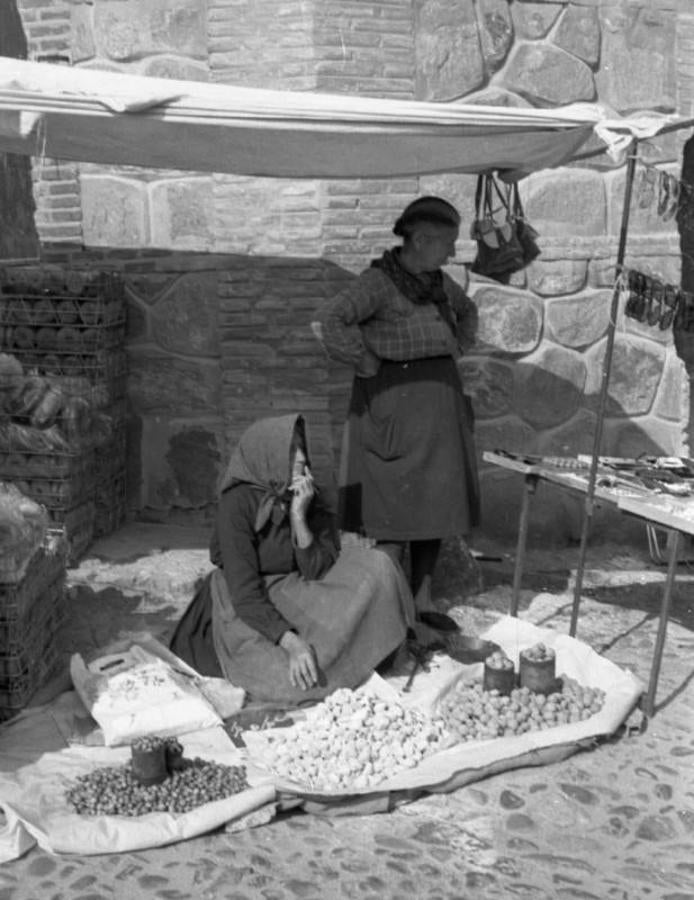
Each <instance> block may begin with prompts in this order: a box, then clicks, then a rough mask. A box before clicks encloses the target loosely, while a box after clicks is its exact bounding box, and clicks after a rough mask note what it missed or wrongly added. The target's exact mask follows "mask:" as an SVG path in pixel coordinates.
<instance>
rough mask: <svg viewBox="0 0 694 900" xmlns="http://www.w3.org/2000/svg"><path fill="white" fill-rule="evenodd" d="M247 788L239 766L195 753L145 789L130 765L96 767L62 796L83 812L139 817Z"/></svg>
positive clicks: (187, 809) (192, 806) (182, 809)
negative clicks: (175, 769) (210, 760)
mask: <svg viewBox="0 0 694 900" xmlns="http://www.w3.org/2000/svg"><path fill="white" fill-rule="evenodd" d="M247 787H248V782H247V781H246V769H245V767H244V766H223V765H220V764H218V763H214V762H209V761H207V760H204V759H200V758H199V757H196V758H195V759H185V760H183V761H182V766H181V768H180V769H179V770H177V771H175V772H173V773H172V774H171V775H170V776H169V777H168V778H166V779H165V781H163V782H162V783H161V784H154V785H150V786H148V787H145V786H143V785H141V784H140V783H139V782H138V781H137V779H136V778H135V777H134V775H133V773H132V769H131V767H130V765H129V764H128V765H124V766H107V767H104V768H101V769H95V770H94V771H93V772H90V773H89V774H87V775H82V776H80V777H79V778H78V779H77V780H76V781H75V782H74V783H73V784H71V785H70V786H69V787H68V789H67V790H66V792H65V799H66V800H67V801H68V803H69V804H70V805H71V806H72V807H73V809H74V810H75V812H77V813H79V814H80V815H83V816H99V815H104V816H143V815H145V814H146V813H152V812H169V813H185V812H190V810H192V809H195V808H196V807H198V806H202V804H203V803H210V802H211V801H213V800H222V799H223V798H225V797H231V796H233V795H234V794H238V793H239V792H240V791H243V790H245V789H246V788H247Z"/></svg>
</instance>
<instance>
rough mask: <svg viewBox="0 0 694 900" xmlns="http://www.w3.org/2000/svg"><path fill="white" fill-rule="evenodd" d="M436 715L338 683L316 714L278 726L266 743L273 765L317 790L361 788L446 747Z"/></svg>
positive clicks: (275, 768)
mask: <svg viewBox="0 0 694 900" xmlns="http://www.w3.org/2000/svg"><path fill="white" fill-rule="evenodd" d="M446 739H447V735H446V734H445V729H444V728H443V725H442V723H441V722H440V720H432V719H429V718H428V717H427V716H425V715H424V713H421V712H419V711H414V710H410V709H406V708H405V707H403V706H400V705H399V704H397V703H392V702H389V701H386V700H382V699H380V698H379V697H376V696H374V695H373V694H371V693H369V692H367V691H358V690H357V691H351V690H349V689H347V688H341V689H339V690H337V691H335V692H334V693H333V694H331V695H330V696H329V697H328V698H327V699H326V700H324V701H323V703H321V704H320V705H319V706H318V707H316V710H315V716H312V717H311V718H310V719H306V720H304V721H301V722H298V723H297V724H296V725H295V726H294V727H293V728H288V729H282V730H279V731H278V735H277V737H276V738H274V740H273V741H272V743H271V744H270V745H269V749H270V753H271V757H272V759H271V765H272V768H273V770H274V771H275V772H276V773H277V774H279V775H282V776H284V777H286V778H289V779H291V780H292V781H296V782H300V783H301V784H305V785H308V786H309V787H310V788H312V789H317V790H328V791H335V790H350V789H354V790H363V789H365V788H368V787H371V786H372V785H375V784H378V783H379V782H381V781H383V780H384V779H385V778H388V777H390V776H391V775H393V774H395V773H396V772H398V771H400V770H402V769H407V768H412V767H413V766H416V765H417V764H418V763H419V762H421V760H422V759H423V758H424V757H425V756H429V755H430V754H432V753H435V752H436V751H437V750H440V749H442V747H443V746H447V745H448V743H450V741H447V740H446Z"/></svg>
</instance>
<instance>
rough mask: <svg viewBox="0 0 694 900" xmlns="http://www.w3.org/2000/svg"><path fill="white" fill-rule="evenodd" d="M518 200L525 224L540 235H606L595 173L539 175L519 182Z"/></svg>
mask: <svg viewBox="0 0 694 900" xmlns="http://www.w3.org/2000/svg"><path fill="white" fill-rule="evenodd" d="M521 197H522V200H523V207H524V209H525V214H526V216H527V217H528V221H529V222H532V224H533V227H535V228H536V229H537V230H538V231H539V232H540V235H543V234H544V235H551V236H552V237H553V238H558V237H562V236H566V237H571V238H573V237H576V236H584V235H586V236H588V235H589V236H598V235H602V234H604V233H605V229H606V194H605V184H604V182H603V177H602V176H601V175H600V174H599V173H598V172H591V171H588V170H578V169H571V170H562V169H552V170H548V171H546V172H540V173H537V174H536V175H532V176H530V177H529V178H527V179H526V180H525V181H524V182H523V183H522V185H521ZM541 243H542V242H541V241H540V244H541Z"/></svg>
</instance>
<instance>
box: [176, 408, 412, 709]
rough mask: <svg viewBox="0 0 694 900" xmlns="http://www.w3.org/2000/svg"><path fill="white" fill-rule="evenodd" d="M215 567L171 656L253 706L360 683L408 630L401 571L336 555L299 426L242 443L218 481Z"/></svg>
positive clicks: (366, 558) (368, 557)
mask: <svg viewBox="0 0 694 900" xmlns="http://www.w3.org/2000/svg"><path fill="white" fill-rule="evenodd" d="M210 554H211V558H212V562H213V563H214V564H215V566H216V567H217V568H216V569H214V570H213V571H212V572H211V573H210V574H209V575H208V576H207V578H206V579H205V581H204V583H203V584H202V586H201V588H200V589H199V590H198V592H197V594H196V596H195V598H194V600H193V602H192V603H191V604H190V606H189V607H188V609H187V610H186V612H185V614H184V616H183V618H182V620H181V622H180V623H179V625H178V627H177V629H176V632H175V634H174V636H173V638H172V641H171V644H170V646H171V649H172V650H173V652H174V653H176V654H177V655H178V656H179V657H181V658H182V659H184V660H185V661H186V662H188V663H189V664H190V665H192V666H193V667H194V668H195V669H197V670H198V671H199V672H201V674H204V675H217V676H220V675H223V676H224V677H226V678H227V679H228V680H229V681H230V682H232V683H233V684H234V685H236V686H238V687H242V688H244V689H245V690H246V692H247V694H248V699H249V700H253V701H258V700H262V701H273V702H277V703H282V704H287V705H297V704H299V703H302V702H306V701H315V700H319V699H321V698H323V697H325V696H327V695H328V694H329V693H331V692H332V691H334V690H335V689H336V688H339V687H349V688H353V687H356V686H357V685H359V684H360V683H361V682H363V681H364V680H365V679H366V678H368V676H369V675H370V674H371V672H372V671H373V670H374V669H375V668H376V666H378V665H379V663H381V662H382V661H383V660H384V659H386V657H388V656H389V655H390V654H392V653H393V652H394V651H395V650H397V648H398V647H399V646H400V645H401V644H402V643H403V641H404V640H405V638H406V634H407V628H408V626H409V625H410V624H411V622H412V621H413V618H414V606H413V601H412V595H411V592H410V589H409V586H408V584H407V579H406V578H405V576H404V573H403V571H402V569H401V568H400V567H399V566H398V565H397V564H395V563H394V562H393V561H392V560H391V558H390V557H389V556H388V555H387V554H386V553H385V552H383V551H380V550H376V549H366V548H363V547H357V546H355V547H345V548H343V549H342V550H341V549H340V547H339V539H338V535H337V531H336V528H335V521H334V517H333V515H332V514H331V513H330V512H329V511H328V509H327V508H326V506H325V505H324V504H323V502H322V499H321V496H320V493H319V491H318V489H317V488H316V486H315V485H314V482H313V477H312V475H311V471H310V469H309V458H308V446H307V442H306V435H305V426H304V420H303V418H302V416H299V415H288V416H281V417H278V418H271V419H262V420H260V421H259V422H256V423H255V424H254V425H251V427H250V428H248V429H247V431H246V432H245V433H244V434H243V436H242V437H241V440H240V441H239V444H238V446H237V448H236V450H235V451H234V453H233V455H232V458H231V461H230V463H229V466H228V468H227V470H226V472H225V473H224V475H223V476H222V479H221V481H220V495H219V503H218V509H217V521H216V527H215V531H214V534H213V537H212V542H211V546H210Z"/></svg>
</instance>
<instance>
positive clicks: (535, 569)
mask: <svg viewBox="0 0 694 900" xmlns="http://www.w3.org/2000/svg"><path fill="white" fill-rule="evenodd" d="M180 534H181V535H182V534H183V533H182V532H181V533H180ZM145 536H146V538H147V540H146V541H145V539H144V538H145ZM133 542H134V543H133ZM178 543H179V544H180V545H181V546H174V545H173V544H172V543H171V535H170V534H169V533H168V532H167V534H166V535H163V532H162V531H161V529H160V530H159V531H157V530H156V529H154V530H152V531H150V532H147V533H146V529H144V530H143V529H139V531H137V530H136V533H135V534H134V536H133V535H131V536H128V535H122V536H121V542H120V544H119V543H118V541H116V542H114V541H113V540H112V539H111V540H110V543H108V545H103V546H101V551H100V552H102V553H104V554H105V555H104V556H103V557H102V558H101V559H100V560H98V559H92V560H89V561H87V563H84V564H83V566H81V567H80V570H78V571H74V572H72V573H71V583H72V584H73V588H72V590H71V623H72V627H71V629H69V630H66V632H65V633H64V634H63V635H62V641H63V648H64V652H65V653H68V652H70V651H72V650H75V649H79V650H81V651H82V652H88V651H89V649H90V648H92V649H93V648H97V647H102V646H104V645H106V644H107V643H108V642H110V641H112V640H113V639H114V638H116V637H118V636H122V635H123V634H126V633H128V632H129V631H142V630H150V631H152V632H153V633H154V634H155V635H158V636H161V637H166V636H167V635H168V634H169V633H170V630H171V627H172V625H173V623H174V622H175V620H176V618H177V616H178V614H179V612H180V610H181V609H182V606H183V605H184V604H185V602H186V600H187V599H188V596H189V588H190V586H191V585H192V584H193V583H194V581H195V578H196V577H198V575H199V574H200V571H201V570H203V571H204V568H205V566H206V554H205V552H204V550H203V549H202V548H203V547H204V537H201V538H200V543H199V544H198V545H197V546H195V547H193V546H192V545H191V544H188V545H186V542H185V540H184V538H183V537H180V538H179V542H178ZM133 546H134V547H135V550H134V551H133ZM167 548H168V549H167ZM97 549H98V548H97ZM498 550H499V548H494V552H497V551H498ZM93 552H95V551H93ZM510 552H512V548H511V550H510ZM109 554H110V558H109ZM500 555H501V556H502V559H503V561H502V562H501V563H489V564H487V563H481V564H480V567H481V571H482V591H481V592H480V593H477V594H475V595H474V596H471V597H468V598H467V599H466V601H465V602H464V603H463V602H462V598H461V597H460V596H456V587H455V585H454V586H453V587H452V588H451V589H450V590H449V591H448V594H447V595H446V596H442V597H440V598H439V601H440V602H441V603H442V604H444V605H445V608H449V609H450V610H451V611H452V614H453V615H454V616H455V617H456V618H457V620H458V621H459V623H460V624H461V627H462V628H463V630H464V631H466V632H468V633H479V632H480V631H481V630H483V629H484V628H485V627H486V626H487V625H489V624H491V622H492V621H493V620H494V618H495V617H496V615H498V614H499V613H500V612H505V611H506V609H507V604H508V601H509V598H510V587H509V585H510V583H511V582H510V574H511V564H510V556H509V548H501V550H500ZM594 555H595V554H593V553H592V552H591V557H593V556H594ZM598 555H599V557H600V558H599V560H597V561H595V560H594V559H591V557H589V564H590V566H591V568H590V569H589V570H588V571H587V572H586V578H585V581H584V587H585V591H584V594H585V599H584V600H583V601H582V604H581V615H580V619H579V630H578V635H577V636H578V637H579V638H580V639H581V640H584V641H586V642H587V643H589V644H590V645H591V646H593V647H594V649H596V650H597V651H598V652H601V653H604V655H606V656H607V657H608V658H610V659H611V660H613V661H614V662H615V663H617V664H618V665H620V666H623V667H629V668H631V669H632V670H633V671H635V673H636V674H637V675H638V676H639V677H641V679H642V680H644V682H646V683H647V680H648V674H649V671H650V663H651V655H652V650H653V645H654V639H655V633H656V629H657V615H658V610H659V604H660V597H661V591H662V580H663V578H664V571H663V569H662V567H658V566H654V565H652V564H651V562H650V560H649V558H648V554H647V551H646V549H645V541H644V547H643V548H628V549H625V548H623V547H616V548H615V547H612V548H600V549H599V554H598ZM575 561H576V550H575V548H573V549H569V550H566V551H551V552H548V551H546V552H543V553H534V554H533V553H531V554H530V555H529V558H528V565H527V566H526V579H525V582H524V590H523V600H522V609H523V613H522V614H523V616H525V617H527V618H528V619H530V620H531V621H533V622H535V623H537V624H540V625H543V626H545V627H551V628H556V629H557V630H560V631H568V621H569V616H570V608H571V599H572V592H571V585H570V581H569V578H570V575H569V573H570V571H571V568H572V566H575ZM679 568H680V573H681V578H680V580H679V582H678V585H677V587H676V592H675V597H674V601H673V609H672V617H671V622H670V626H669V630H668V637H667V642H666V647H665V655H664V657H663V663H662V670H661V676H660V683H659V690H658V707H659V708H658V710H657V714H656V715H655V716H654V717H653V718H652V719H651V720H650V721H649V722H647V723H646V722H645V721H644V720H643V718H642V716H641V714H640V712H638V711H636V712H634V713H633V714H632V716H631V717H630V718H629V720H628V722H627V723H626V727H625V728H623V729H622V730H620V733H619V734H617V735H615V736H614V737H613V738H611V739H609V740H606V741H603V742H601V743H599V744H598V745H596V746H595V747H594V748H593V749H592V750H590V751H584V752H581V753H578V754H575V755H573V756H571V757H569V758H568V759H566V760H564V761H563V762H559V763H554V764H551V765H545V766H538V767H535V768H532V767H531V768H524V769H517V770H512V771H507V772H503V773H500V774H498V775H495V776H492V777H488V778H486V779H485V780H483V781H478V782H475V783H473V784H471V785H468V786H467V787H464V788H461V789H459V790H457V791H455V792H453V793H450V794H443V795H427V796H424V797H422V798H421V799H418V800H416V801H414V802H411V803H409V804H407V805H402V806H399V807H398V808H396V809H394V810H393V811H391V812H389V813H384V814H376V815H369V816H330V817H328V816H314V815H308V814H305V813H303V812H287V813H284V814H281V815H279V816H278V817H277V818H275V819H273V820H272V821H271V822H269V823H267V824H264V825H262V826H260V827H255V828H250V829H245V830H240V831H232V830H229V831H225V830H221V831H219V832H216V833H213V834H209V835H206V836H203V837H200V838H196V839H194V840H190V841H187V842H185V843H181V844H176V845H174V846H170V847H164V848H159V849H154V850H147V851H142V852H138V853H123V854H119V855H112V856H100V857H78V856H67V857H66V856H60V857H54V856H51V855H49V854H47V853H44V852H43V851H41V850H38V849H33V850H32V851H30V852H29V853H28V854H27V855H26V856H25V857H23V858H22V859H19V860H16V861H14V862H12V863H9V864H6V865H4V866H3V867H2V868H0V900H38V898H41V900H105V898H118V900H120V898H123V900H126V898H127V900H140V898H143V900H145V898H146V900H149V898H160V900H184V898H196V900H206V898H210V900H255V898H261V900H294V898H303V900H314V898H315V900H331V898H358V900H372V898H373V900H387V898H397V900H401V898H405V897H408V898H413V900H417V898H426V900H448V898H451V900H453V898H455V900H462V898H475V900H485V898H532V900H545V898H546V900H636V898H648V900H693V898H694V852H693V848H694V765H693V764H694V731H693V729H692V724H693V723H694V718H693V716H692V713H693V707H694V691H693V690H692V679H693V678H694V652H692V651H694V577H693V576H692V570H691V569H689V568H688V567H686V566H683V565H681V566H680V567H679ZM90 585H91V587H90ZM108 585H110V586H108ZM53 689H54V690H55V689H57V687H56V685H53ZM644 725H646V726H647V727H645V730H644V728H643V726H644Z"/></svg>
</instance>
